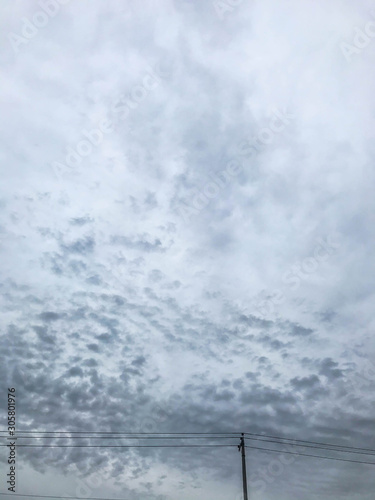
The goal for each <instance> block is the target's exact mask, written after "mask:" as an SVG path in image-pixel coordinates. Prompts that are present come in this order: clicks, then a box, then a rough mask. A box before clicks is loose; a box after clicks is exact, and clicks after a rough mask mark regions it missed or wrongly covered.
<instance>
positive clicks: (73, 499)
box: [0, 492, 121, 500]
mask: <svg viewBox="0 0 375 500" xmlns="http://www.w3.org/2000/svg"><path fill="white" fill-rule="evenodd" d="M0 495H4V496H9V497H28V498H63V499H67V500H82V497H59V496H55V495H20V494H19V493H2V492H0ZM84 500H121V498H108V497H105V498H103V497H102V498H97V497H85V498H84Z"/></svg>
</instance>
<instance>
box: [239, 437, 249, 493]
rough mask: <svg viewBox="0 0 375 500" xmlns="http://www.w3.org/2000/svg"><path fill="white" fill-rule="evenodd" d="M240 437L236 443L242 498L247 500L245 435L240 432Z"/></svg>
mask: <svg viewBox="0 0 375 500" xmlns="http://www.w3.org/2000/svg"><path fill="white" fill-rule="evenodd" d="M241 435H242V437H241V438H240V439H241V441H240V444H239V445H238V451H241V456H242V484H243V498H244V500H248V497H247V478H246V456H245V436H244V433H243V432H242V434H241Z"/></svg>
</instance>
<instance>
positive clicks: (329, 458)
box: [245, 445, 375, 465]
mask: <svg viewBox="0 0 375 500" xmlns="http://www.w3.org/2000/svg"><path fill="white" fill-rule="evenodd" d="M245 448H252V449H254V450H261V451H272V452H275V453H279V454H283V453H287V454H288V455H298V456H300V457H314V458H323V459H325V460H337V461H338V462H350V463H352V464H367V465H375V462H365V461H362V460H349V459H347V458H336V457H322V456H321V455H309V454H307V453H298V452H294V451H284V450H272V449H270V448H259V447H258V446H249V445H246V446H245Z"/></svg>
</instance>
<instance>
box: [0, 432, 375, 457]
mask: <svg viewBox="0 0 375 500" xmlns="http://www.w3.org/2000/svg"><path fill="white" fill-rule="evenodd" d="M2 437H3V438H5V436H0V439H1V438H2ZM15 437H17V439H66V440H76V439H106V440H107V439H108V440H109V439H116V440H118V439H126V440H131V439H137V440H143V441H144V440H155V439H156V440H166V439H168V440H171V439H172V440H175V439H179V440H187V439H236V437H235V436H164V437H160V436H142V437H137V436H45V435H43V436H15ZM247 439H249V440H252V441H261V442H265V443H274V444H283V445H285V444H288V445H291V446H299V447H303V448H312V449H317V450H319V449H320V450H327V451H335V452H341V453H352V454H357V455H370V456H375V450H371V451H370V450H369V451H356V450H357V449H361V448H355V449H354V448H353V449H337V448H334V447H331V445H328V444H327V445H324V446H318V445H309V444H301V443H285V442H282V441H275V440H273V439H263V436H262V437H247ZM337 446H339V445H337Z"/></svg>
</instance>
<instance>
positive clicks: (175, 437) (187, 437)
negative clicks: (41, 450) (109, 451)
mask: <svg viewBox="0 0 375 500" xmlns="http://www.w3.org/2000/svg"><path fill="white" fill-rule="evenodd" d="M1 438H4V439H5V438H7V436H0V439H1ZM15 438H17V439H143V440H145V439H158V440H161V439H237V437H236V436H165V437H161V436H144V437H142V436H18V435H17V434H15V435H14V436H13V437H12V439H15ZM7 439H8V438H7Z"/></svg>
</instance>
